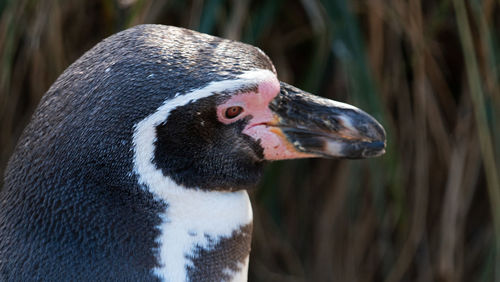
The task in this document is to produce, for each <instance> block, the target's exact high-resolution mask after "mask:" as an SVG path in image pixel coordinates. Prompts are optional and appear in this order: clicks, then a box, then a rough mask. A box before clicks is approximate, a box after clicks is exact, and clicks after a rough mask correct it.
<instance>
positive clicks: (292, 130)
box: [267, 82, 386, 159]
mask: <svg viewBox="0 0 500 282" xmlns="http://www.w3.org/2000/svg"><path fill="white" fill-rule="evenodd" d="M280 87H281V90H280V94H278V95H277V96H276V97H275V98H274V99H273V100H272V101H271V102H270V104H269V108H270V109H271V111H272V112H273V115H274V120H273V122H272V123H268V124H267V125H268V126H270V127H272V128H273V132H274V134H276V135H279V136H280V139H282V141H283V142H287V143H288V144H287V147H288V148H290V149H293V150H295V151H296V154H295V155H296V157H327V158H348V159H360V158H369V157H377V156H380V155H382V154H384V153H385V143H386V139H385V138H386V137H385V131H384V128H383V127H382V126H381V125H380V124H379V123H378V122H377V121H376V120H375V119H374V118H373V117H371V116H370V115H368V114H367V113H365V112H363V111H362V110H360V109H358V108H356V107H353V106H351V105H348V104H344V103H340V102H336V101H333V100H329V99H325V98H321V97H318V96H315V95H312V94H309V93H307V92H305V91H302V90H300V89H298V88H296V87H293V86H291V85H289V84H286V83H283V82H281V83H280Z"/></svg>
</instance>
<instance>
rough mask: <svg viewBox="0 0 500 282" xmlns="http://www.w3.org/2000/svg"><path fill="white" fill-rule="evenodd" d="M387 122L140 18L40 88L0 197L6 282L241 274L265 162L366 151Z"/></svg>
mask: <svg viewBox="0 0 500 282" xmlns="http://www.w3.org/2000/svg"><path fill="white" fill-rule="evenodd" d="M385 147H386V141H385V131H384V129H383V127H382V126H381V125H380V124H379V123H378V122H377V121H376V120H375V119H374V118H373V117H371V116H370V115H368V114H367V113H365V112H363V111H362V110H360V109H358V108H356V107H354V106H351V105H348V104H344V103H341V102H337V101H333V100H329V99H325V98H321V97H318V96H314V95H312V94H310V93H307V92H305V91H302V90H300V89H298V88H295V87H293V86H291V85H289V84H287V83H285V82H280V81H279V80H278V78H277V73H276V70H275V68H274V66H273V64H272V62H271V60H270V59H269V58H268V56H266V54H264V53H263V52H262V51H261V50H260V49H258V48H256V47H254V46H251V45H247V44H244V43H240V42H236V41H231V40H226V39H222V38H218V37H214V36H210V35H207V34H202V33H198V32H195V31H191V30H188V29H183V28H179V27H172V26H163V25H139V26H135V27H133V28H130V29H127V30H125V31H122V32H119V33H117V34H115V35H112V36H110V37H108V38H106V39H104V40H103V41H102V42H100V43H98V44H97V45H96V46H95V47H93V48H92V49H90V50H89V51H87V52H86V53H85V54H84V55H83V56H81V57H80V58H79V59H78V60H77V61H75V62H74V63H73V64H72V65H70V66H69V67H68V68H67V69H66V70H65V71H64V72H63V73H62V74H61V75H60V77H59V78H58V79H57V80H56V81H55V82H54V84H53V85H52V86H51V87H50V89H49V90H48V91H47V92H46V93H45V95H44V96H43V97H42V99H41V101H40V103H39V105H38V107H37V109H36V111H35V113H34V114H33V116H32V119H31V121H30V122H29V124H28V125H27V127H26V128H25V130H24V132H23V133H22V135H21V137H20V139H19V142H18V144H17V146H16V148H15V150H14V153H13V155H12V157H11V158H10V160H9V163H8V165H7V169H6V172H5V176H4V183H3V189H2V190H1V191H0V280H1V281H14V280H15V281H31V280H37V281H246V280H247V273H248V262H249V254H250V242H251V234H252V207H251V204H250V200H249V197H248V194H247V191H248V190H249V189H252V188H254V187H255V186H256V185H257V183H258V181H259V178H260V177H261V175H262V171H263V169H264V166H265V164H266V163H268V162H270V161H275V160H284V159H295V158H311V157H312V158H316V157H320V158H350V159H359V158H368V157H376V156H380V155H382V154H383V153H384V152H385Z"/></svg>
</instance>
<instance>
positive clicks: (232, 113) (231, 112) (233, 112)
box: [226, 106, 243, 119]
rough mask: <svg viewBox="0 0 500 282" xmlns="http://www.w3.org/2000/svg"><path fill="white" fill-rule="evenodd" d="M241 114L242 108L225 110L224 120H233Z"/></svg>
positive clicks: (236, 107)
mask: <svg viewBox="0 0 500 282" xmlns="http://www.w3.org/2000/svg"><path fill="white" fill-rule="evenodd" d="M241 112H243V108H242V107H240V106H234V107H229V108H227V110H226V118H229V119H231V118H235V117H237V116H238V115H239V114H241Z"/></svg>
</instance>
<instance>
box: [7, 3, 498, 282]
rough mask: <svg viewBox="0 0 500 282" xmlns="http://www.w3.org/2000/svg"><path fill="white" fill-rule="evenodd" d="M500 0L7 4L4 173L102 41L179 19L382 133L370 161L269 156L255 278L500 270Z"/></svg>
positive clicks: (491, 275)
mask: <svg viewBox="0 0 500 282" xmlns="http://www.w3.org/2000/svg"><path fill="white" fill-rule="evenodd" d="M499 12H500V2H498V1H494V0H422V1H419V0H405V1H403V0H369V1H362V0H353V1H348V0H302V1H299V0H294V1H290V0H287V1H285V0H276V1H250V0H193V1H182V0H168V1H149V0H86V1H68V0H0V172H1V173H2V175H3V170H4V168H5V165H6V162H7V160H8V157H9V156H10V153H11V151H12V149H13V147H14V146H15V143H16V140H17V138H18V136H19V135H20V133H21V131H22V129H23V128H24V127H25V125H26V124H27V122H28V121H29V118H30V116H31V114H32V112H33V110H34V109H35V107H36V105H37V103H38V101H39V99H40V97H41V96H42V95H43V94H44V92H45V91H46V90H47V89H48V88H49V86H50V85H51V84H52V83H53V82H54V81H55V79H56V78H57V76H58V75H59V74H60V73H61V72H62V71H63V70H64V69H65V68H66V67H67V66H68V65H69V64H70V63H72V62H73V61H74V60H75V59H77V58H78V57H79V56H80V55H82V54H83V53H84V52H85V51H86V50H88V49H89V48H91V47H92V46H93V45H95V44H96V43H97V42H99V41H100V40H102V39H103V38H105V37H107V36H109V35H111V34H113V33H115V32H118V31H120V30H123V29H126V28H127V27H130V26H134V25H137V24H141V23H161V24H168V25H176V26H182V27H187V28H190V29H194V30H198V31H201V32H205V33H209V34H213V35H217V36H221V37H224V38H230V39H234V40H240V41H243V42H246V43H249V44H252V45H255V46H258V47H260V48H261V49H262V50H264V52H266V53H267V54H268V55H269V57H270V58H271V59H272V60H273V62H274V64H275V66H276V69H277V70H278V74H279V78H280V79H281V80H283V81H286V82H289V83H292V84H294V85H296V86H298V87H300V88H302V89H304V90H307V91H309V92H311V93H316V94H317V95H321V96H325V97H329V98H332V99H335V100H339V101H344V102H348V103H351V104H354V105H356V106H358V107H360V108H362V109H364V110H365V111H366V112H368V113H370V114H372V115H373V116H374V117H376V118H377V119H378V120H379V121H380V122H381V123H382V124H383V125H384V127H385V129H386V131H387V133H388V145H387V146H388V147H387V153H386V154H385V155H384V156H383V157H380V158H377V159H370V160H357V161H346V160H334V161H332V160H299V161H288V162H277V163H274V164H272V165H270V166H269V167H268V170H267V172H266V175H265V177H264V179H263V181H262V182H261V184H260V187H259V189H257V190H255V191H253V192H252V195H251V196H252V198H253V206H254V216H255V221H254V236H253V238H254V241H253V246H252V249H253V251H252V254H251V259H250V273H249V278H250V281H388V282H394V281H500V186H499V177H498V173H499V168H498V165H499V154H500V146H499V145H500V107H499V105H500V91H499V90H500V87H499V81H500V80H499V78H500V74H499V71H500V70H499V67H500V64H499V63H500V45H499V43H500V42H499V37H500V33H499V32H500V13H499Z"/></svg>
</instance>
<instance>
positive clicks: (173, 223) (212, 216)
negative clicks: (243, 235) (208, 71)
mask: <svg viewBox="0 0 500 282" xmlns="http://www.w3.org/2000/svg"><path fill="white" fill-rule="evenodd" d="M268 81H273V82H276V83H279V82H278V80H277V78H276V75H275V74H274V73H272V72H271V71H269V70H253V71H247V72H244V73H243V74H241V75H239V76H238V77H237V78H236V79H231V80H223V81H216V82H211V83H210V84H208V85H207V86H205V87H203V88H200V89H196V90H193V91H191V92H190V93H186V94H181V95H176V96H175V97H174V98H172V99H170V100H166V101H165V102H164V103H163V104H162V105H161V106H160V107H159V108H158V109H157V110H156V111H155V112H154V113H153V114H151V115H149V116H148V117H146V118H145V119H143V120H142V121H140V122H139V123H137V124H136V125H135V128H134V136H133V146H134V148H133V149H134V173H135V174H136V175H137V177H138V181H139V183H140V184H143V185H145V186H146V187H147V188H148V189H149V191H150V192H152V193H153V194H154V195H155V196H156V197H157V199H159V200H160V201H164V202H165V203H167V209H166V212H165V213H164V214H163V215H162V220H163V222H162V224H161V225H160V226H159V229H160V231H161V235H160V236H159V238H158V243H159V244H160V250H159V254H160V257H159V262H160V264H161V267H159V268H156V269H155V270H154V271H155V274H157V275H158V276H159V277H162V278H164V279H165V280H167V281H184V280H186V279H187V271H186V266H190V265H191V264H190V263H191V261H190V260H189V259H188V258H187V257H186V256H189V255H193V254H192V251H193V249H194V247H196V246H199V247H202V248H209V238H207V236H209V237H210V239H212V240H214V239H215V240H217V239H221V238H223V237H230V236H231V235H232V232H233V231H234V230H237V229H238V228H240V227H242V226H245V225H247V224H249V223H251V222H252V207H251V205H250V200H249V198H248V194H247V193H246V191H237V192H208V191H203V190H199V189H193V188H190V189H187V188H185V187H182V186H180V185H177V184H176V183H175V182H174V181H173V180H172V179H171V178H169V177H167V176H165V175H164V174H163V173H162V171H161V169H158V168H157V167H156V166H155V164H154V163H153V159H154V153H155V146H154V143H155V142H156V127H157V126H158V125H160V124H161V123H163V122H164V121H166V120H167V118H168V116H169V113H170V112H171V111H172V110H173V109H175V108H177V107H181V106H184V105H186V104H188V103H191V102H194V101H196V100H199V99H202V98H205V97H209V96H211V95H214V94H215V93H221V92H231V91H236V90H239V89H242V88H244V87H245V86H250V85H259V84H261V83H262V82H268ZM186 149H189V148H186ZM212 244H213V241H212ZM246 262H247V263H248V260H247V261H246ZM247 267H248V266H245V267H244V268H243V271H244V272H245V273H243V276H245V277H246V270H247ZM240 277H241V276H240ZM235 278H236V277H235Z"/></svg>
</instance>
